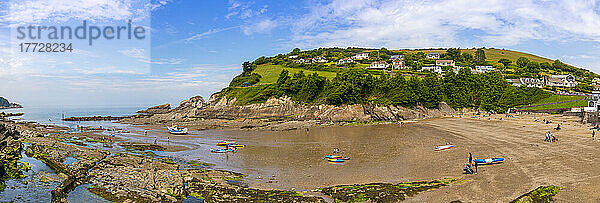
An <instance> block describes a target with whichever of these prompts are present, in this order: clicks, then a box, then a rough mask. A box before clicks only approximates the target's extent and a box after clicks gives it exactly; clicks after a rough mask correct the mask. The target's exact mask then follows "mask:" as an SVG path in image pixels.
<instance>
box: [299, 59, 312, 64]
mask: <svg viewBox="0 0 600 203" xmlns="http://www.w3.org/2000/svg"><path fill="white" fill-rule="evenodd" d="M307 62H310V60H306V59H298V60H296V63H307Z"/></svg>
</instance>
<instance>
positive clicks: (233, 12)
mask: <svg viewBox="0 0 600 203" xmlns="http://www.w3.org/2000/svg"><path fill="white" fill-rule="evenodd" d="M253 7H254V2H246V3H241V2H239V1H236V0H229V8H228V10H229V13H227V15H226V16H225V18H228V19H229V18H231V17H238V18H240V19H248V18H252V17H255V16H259V15H262V14H264V13H265V12H267V9H268V8H269V6H267V5H264V6H262V7H256V8H253Z"/></svg>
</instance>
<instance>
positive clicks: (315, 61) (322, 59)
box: [312, 56, 327, 63]
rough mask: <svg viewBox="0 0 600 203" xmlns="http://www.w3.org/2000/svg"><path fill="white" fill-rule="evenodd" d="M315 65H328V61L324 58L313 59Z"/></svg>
mask: <svg viewBox="0 0 600 203" xmlns="http://www.w3.org/2000/svg"><path fill="white" fill-rule="evenodd" d="M312 62H313V63H327V59H326V58H325V57H324V56H319V57H315V58H313V59H312Z"/></svg>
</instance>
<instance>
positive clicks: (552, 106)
mask: <svg viewBox="0 0 600 203" xmlns="http://www.w3.org/2000/svg"><path fill="white" fill-rule="evenodd" d="M584 99H585V96H567V95H552V96H550V97H548V98H545V99H541V100H539V101H537V102H535V103H533V104H531V105H541V104H548V105H543V106H535V107H529V108H524V109H523V110H546V109H562V108H571V107H582V106H587V105H588V102H587V100H584ZM574 100H579V101H574ZM568 101H572V102H568ZM557 102H566V103H560V104H554V103H557Z"/></svg>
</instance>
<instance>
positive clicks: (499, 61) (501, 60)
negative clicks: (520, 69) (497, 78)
mask: <svg viewBox="0 0 600 203" xmlns="http://www.w3.org/2000/svg"><path fill="white" fill-rule="evenodd" d="M498 63H501V64H504V67H508V65H509V64H510V63H512V61H510V60H508V59H505V58H503V59H500V60H498Z"/></svg>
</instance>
